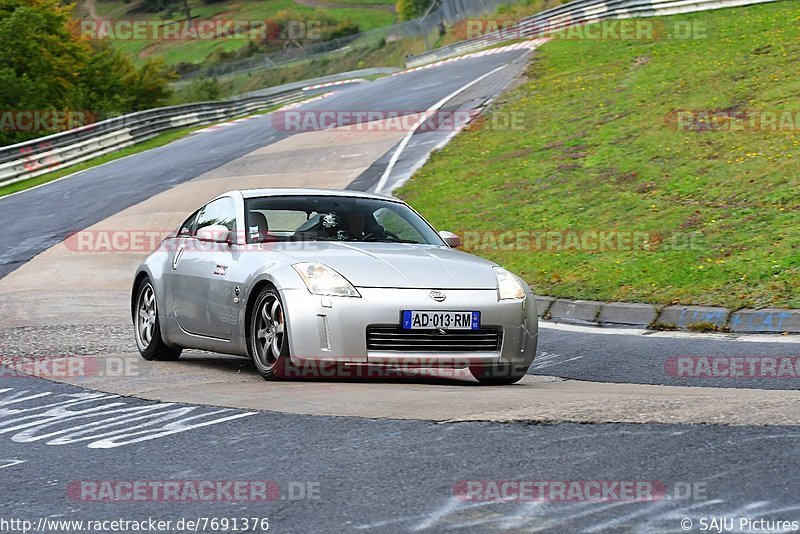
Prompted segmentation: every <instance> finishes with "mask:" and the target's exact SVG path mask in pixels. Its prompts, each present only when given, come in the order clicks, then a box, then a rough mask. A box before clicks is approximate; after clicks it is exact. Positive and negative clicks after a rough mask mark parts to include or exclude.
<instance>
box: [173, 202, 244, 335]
mask: <svg viewBox="0 0 800 534" xmlns="http://www.w3.org/2000/svg"><path fill="white" fill-rule="evenodd" d="M235 221H236V203H235V202H234V200H233V198H231V197H222V198H218V199H216V200H214V201H212V202H210V203H208V204H207V205H206V206H205V207H203V208H202V209H201V210H200V212H199V213H198V214H197V219H196V222H195V228H194V231H193V232H192V235H189V236H186V237H185V241H184V242H183V243H181V245H180V246H179V248H178V251H177V252H176V254H175V257H174V259H173V262H172V268H173V269H172V295H173V303H174V306H175V317H176V319H177V321H178V324H179V325H180V326H181V328H182V329H183V330H185V331H187V332H189V333H192V334H198V335H203V336H208V337H213V338H218V339H230V337H231V326H230V325H231V320H232V315H231V314H232V311H233V308H232V306H233V301H232V299H231V298H230V296H231V295H232V292H233V288H232V286H233V283H232V282H231V279H230V276H231V274H232V271H233V269H231V267H232V264H233V258H234V251H233V250H232V246H231V244H230V242H227V243H226V242H212V241H208V240H204V239H200V238H198V236H203V234H204V232H203V229H204V228H205V229H208V228H210V227H212V226H213V227H214V228H218V227H220V228H221V227H224V228H227V230H228V232H230V235H231V237H233V235H234V234H233V232H234V227H235Z"/></svg>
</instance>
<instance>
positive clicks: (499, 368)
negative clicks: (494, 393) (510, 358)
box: [469, 363, 528, 386]
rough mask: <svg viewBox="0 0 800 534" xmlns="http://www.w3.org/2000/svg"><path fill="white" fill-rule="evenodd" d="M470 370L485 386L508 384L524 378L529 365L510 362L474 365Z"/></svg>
mask: <svg viewBox="0 0 800 534" xmlns="http://www.w3.org/2000/svg"><path fill="white" fill-rule="evenodd" d="M469 372H470V373H472V376H474V377H475V380H477V381H478V382H480V383H481V384H483V385H485V386H508V385H510V384H515V383H517V382H519V381H520V380H522V379H523V377H524V376H525V374H526V373H527V372H528V367H526V366H522V365H516V364H509V363H501V364H497V365H473V366H471V367H470V368H469Z"/></svg>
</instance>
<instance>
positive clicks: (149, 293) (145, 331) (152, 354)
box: [133, 278, 181, 361]
mask: <svg viewBox="0 0 800 534" xmlns="http://www.w3.org/2000/svg"><path fill="white" fill-rule="evenodd" d="M133 325H134V334H135V337H136V346H137V348H138V349H139V354H141V355H142V358H144V359H145V360H162V361H164V360H177V359H178V357H179V356H180V355H181V348H180V347H170V346H169V345H167V344H166V343H164V339H163V338H162V337H161V325H160V323H159V321H158V304H157V301H156V291H155V289H154V288H153V284H152V282H150V279H149V278H145V279H144V280H143V281H142V283H141V285H140V286H139V291H138V292H137V293H136V308H135V309H134V316H133Z"/></svg>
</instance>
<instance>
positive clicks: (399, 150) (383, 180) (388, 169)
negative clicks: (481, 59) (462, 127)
mask: <svg viewBox="0 0 800 534" xmlns="http://www.w3.org/2000/svg"><path fill="white" fill-rule="evenodd" d="M506 66H507V65H501V66H500V67H497V68H496V69H494V70H492V71H489V72H487V73H486V74H484V75H483V76H480V77H478V78H475V79H474V80H472V81H471V82H469V83H468V84H466V85H462V86H461V87H460V88H458V89H456V90H455V91H453V92H452V93H450V94H449V95H447V96H446V97H444V98H442V99H441V100H439V101H438V102H436V103H435V104H434V105H433V106H431V107H430V108H428V109H427V110H426V111H425V113H423V114H422V116H421V117H420V118H419V120H418V121H417V123H416V124H415V125H414V127H413V128H411V130H410V131H409V132H408V133H407V134H406V136H405V137H404V138H403V140H402V141H400V145H399V146H398V147H397V150H395V151H394V154H392V157H391V159H390V160H389V165H387V166H386V170H385V171H383V175H382V176H381V179H380V180H379V181H378V185H377V186H375V192H376V193H381V192H382V191H383V189H384V188H385V187H386V182H387V181H388V180H389V175H391V174H392V170H393V169H394V166H395V165H396V164H397V160H398V159H400V155H401V154H402V153H403V150H405V148H406V146H407V145H408V143H409V141H411V138H412V137H413V136H414V134H415V133H416V132H417V130H418V129H419V127H420V126H422V124H424V123H425V121H426V120H428V118H429V117H430V116H431V115H432V114H433V113H435V112H436V110H438V109H439V108H441V107H442V106H444V105H445V104H446V103H447V102H448V101H449V100H451V99H452V98H455V97H456V96H458V95H459V94H460V93H463V92H464V91H466V90H467V89H469V88H470V87H472V86H473V85H475V84H476V83H478V82H480V81H481V80H483V79H484V78H487V77H488V76H491V75H492V74H494V73H495V72H497V71H499V70H501V69H504V68H506Z"/></svg>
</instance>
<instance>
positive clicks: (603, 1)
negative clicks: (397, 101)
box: [406, 0, 778, 67]
mask: <svg viewBox="0 0 800 534" xmlns="http://www.w3.org/2000/svg"><path fill="white" fill-rule="evenodd" d="M776 1H778V0H576V1H575V2H570V3H568V4H563V5H561V6H558V7H554V8H551V9H548V10H546V11H542V12H539V13H537V14H535V15H532V16H530V17H526V18H524V19H522V20H520V21H519V22H518V23H517V24H515V25H512V26H511V27H508V28H504V29H502V30H497V31H494V32H490V33H487V34H486V35H482V36H478V37H475V38H472V39H468V40H465V41H460V42H458V43H454V44H452V45H448V46H444V47H441V48H437V49H435V50H431V51H429V52H425V53H423V54H419V55H417V56H413V57H411V58H409V60H408V61H407V62H406V67H418V66H420V65H425V64H427V63H433V62H435V61H439V60H442V59H447V58H450V57H455V56H459V55H462V54H466V53H469V52H474V51H477V50H480V49H483V48H486V47H488V46H492V45H493V44H497V43H501V42H504V41H510V40H513V39H521V38H522V39H525V38H536V37H545V36H546V34H548V33H552V32H556V31H559V30H563V29H565V28H568V27H570V26H574V25H578V24H586V23H591V22H597V21H601V20H608V19H624V18H631V17H654V16H661V15H677V14H681V13H693V12H697V11H708V10H713V9H722V8H727V7H740V6H748V5H753V4H763V3H767V2H776Z"/></svg>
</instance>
